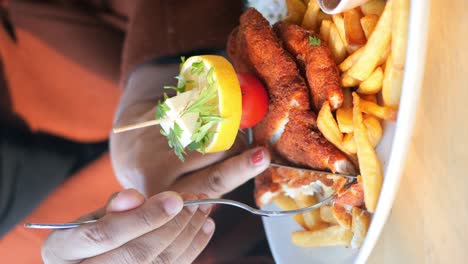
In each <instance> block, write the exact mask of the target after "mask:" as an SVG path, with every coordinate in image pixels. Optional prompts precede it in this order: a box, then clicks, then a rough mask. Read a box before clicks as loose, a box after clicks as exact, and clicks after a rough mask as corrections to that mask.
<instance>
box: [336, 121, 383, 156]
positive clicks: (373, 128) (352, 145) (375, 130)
mask: <svg viewBox="0 0 468 264" xmlns="http://www.w3.org/2000/svg"><path fill="white" fill-rule="evenodd" d="M351 118H352V116H351ZM363 122H364V125H365V126H366V128H367V136H368V137H369V142H370V143H371V145H372V146H373V147H374V148H375V147H377V145H378V144H379V143H380V140H382V135H383V129H382V125H381V124H380V121H379V119H377V118H376V117H374V116H371V115H366V116H365V117H364V121H363ZM353 130H354V129H353ZM341 144H342V146H343V148H344V149H345V150H346V151H347V152H349V153H352V154H356V151H357V147H356V142H355V140H354V135H353V133H352V132H351V133H348V134H345V135H344V136H343V141H342V143H341Z"/></svg>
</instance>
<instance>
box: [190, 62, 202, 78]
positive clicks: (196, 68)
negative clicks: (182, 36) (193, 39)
mask: <svg viewBox="0 0 468 264" xmlns="http://www.w3.org/2000/svg"><path fill="white" fill-rule="evenodd" d="M204 70H205V63H203V61H196V62H194V63H192V69H191V70H190V73H191V74H195V73H196V74H197V75H201V74H202V73H203V71H204Z"/></svg>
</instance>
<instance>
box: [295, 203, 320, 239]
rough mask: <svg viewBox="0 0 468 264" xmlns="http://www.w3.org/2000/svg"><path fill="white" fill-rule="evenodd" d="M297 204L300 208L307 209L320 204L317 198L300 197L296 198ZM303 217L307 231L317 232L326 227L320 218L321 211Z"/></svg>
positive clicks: (305, 214)
mask: <svg viewBox="0 0 468 264" xmlns="http://www.w3.org/2000/svg"><path fill="white" fill-rule="evenodd" d="M295 202H296V204H297V207H298V208H305V207H308V206H311V205H314V204H316V203H318V200H317V198H315V196H311V195H299V196H298V197H296V199H295ZM302 217H303V219H304V224H305V226H306V228H307V230H317V229H321V228H324V227H325V226H326V224H325V223H324V222H322V219H321V218H320V211H319V210H312V211H309V212H305V213H303V214H302Z"/></svg>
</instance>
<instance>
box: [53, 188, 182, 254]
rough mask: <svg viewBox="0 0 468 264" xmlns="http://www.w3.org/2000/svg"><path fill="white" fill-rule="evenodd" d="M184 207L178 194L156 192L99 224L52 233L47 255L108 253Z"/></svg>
mask: <svg viewBox="0 0 468 264" xmlns="http://www.w3.org/2000/svg"><path fill="white" fill-rule="evenodd" d="M182 207H183V201H182V197H181V196H180V195H178V194H177V193H174V192H164V193H161V194H158V195H155V196H153V197H151V198H149V199H148V200H147V201H146V202H145V203H144V204H143V205H142V206H140V207H138V208H136V209H134V210H131V211H125V212H117V213H110V214H107V215H106V216H104V217H103V218H101V219H100V220H99V221H98V222H96V223H93V224H87V225H83V226H80V227H78V228H75V229H69V230H60V231H56V232H54V233H52V234H51V235H50V236H49V237H48V238H47V240H46V243H45V247H44V248H45V250H44V252H45V255H52V256H56V257H59V258H61V259H65V260H76V259H83V258H88V257H92V256H96V255H99V254H102V253H104V252H108V251H110V250H112V249H115V248H118V247H120V246H122V245H123V244H125V243H127V242H129V241H131V240H133V239H135V238H137V237H140V236H142V235H144V234H146V233H149V232H151V231H153V230H155V229H157V228H159V227H161V226H162V225H164V224H166V223H167V222H169V221H171V219H173V218H174V216H175V215H177V214H178V213H179V212H180V211H181V210H182ZM178 221H179V220H178ZM175 224H176V225H177V223H175ZM51 252H52V253H53V254H48V253H51ZM46 257H47V256H46Z"/></svg>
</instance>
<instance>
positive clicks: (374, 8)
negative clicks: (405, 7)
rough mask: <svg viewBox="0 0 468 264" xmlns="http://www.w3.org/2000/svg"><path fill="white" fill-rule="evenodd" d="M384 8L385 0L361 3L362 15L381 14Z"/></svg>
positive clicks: (371, 0)
mask: <svg viewBox="0 0 468 264" xmlns="http://www.w3.org/2000/svg"><path fill="white" fill-rule="evenodd" d="M384 8H385V0H370V1H367V2H366V3H364V4H362V5H361V11H362V13H363V14H364V15H366V16H367V15H378V16H380V15H382V13H383V11H384Z"/></svg>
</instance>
